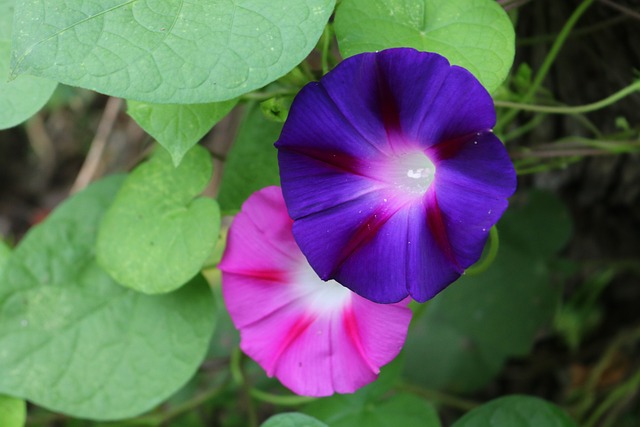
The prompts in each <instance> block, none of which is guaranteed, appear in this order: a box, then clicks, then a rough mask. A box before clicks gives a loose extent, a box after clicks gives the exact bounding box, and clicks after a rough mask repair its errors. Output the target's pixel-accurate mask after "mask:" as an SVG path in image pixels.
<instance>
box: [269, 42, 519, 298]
mask: <svg viewBox="0 0 640 427" xmlns="http://www.w3.org/2000/svg"><path fill="white" fill-rule="evenodd" d="M316 102H319V103H320V104H319V105H320V115H319V116H318V115H316V114H314V103H316ZM294 110H295V111H294ZM318 117H320V119H321V120H318ZM494 123H495V111H494V108H493V101H492V99H491V97H490V95H489V94H488V93H487V91H486V90H485V89H484V88H483V87H482V85H481V84H480V83H479V82H478V81H477V80H476V79H475V77H473V75H472V74H471V73H469V72H468V71H467V70H465V69H463V68H460V67H456V66H450V64H449V62H448V61H447V60H446V59H445V58H443V57H441V56H439V55H437V54H433V53H425V52H418V51H416V50H413V49H406V48H399V49H389V50H386V51H382V52H377V53H364V54H360V55H355V56H352V57H350V58H348V59H346V60H344V61H343V62H342V63H340V64H339V65H338V66H337V67H336V68H335V69H334V70H332V71H331V72H330V73H328V74H327V75H326V76H324V77H323V78H322V79H321V81H320V82H318V83H313V84H310V85H309V86H307V87H306V88H305V90H303V91H302V92H301V93H300V94H299V95H298V97H297V98H296V101H294V104H293V106H292V109H291V113H290V115H289V118H288V119H287V123H285V126H284V130H283V133H282V135H281V137H280V139H279V140H278V142H277V143H276V147H277V148H278V149H279V165H280V171H281V182H282V186H283V192H284V195H285V200H286V203H287V208H288V209H289V213H290V215H291V217H292V218H293V219H294V225H293V231H294V235H295V237H296V241H297V242H298V244H299V246H300V248H301V249H302V252H303V253H304V254H305V256H306V257H307V259H308V260H309V263H310V264H311V266H312V267H313V268H314V270H315V271H316V272H317V273H318V274H319V275H320V277H322V278H323V279H325V280H326V279H331V278H335V279H336V280H338V281H340V282H341V283H343V284H344V285H345V286H347V287H349V288H350V289H352V290H354V291H355V292H357V293H358V294H359V295H362V296H364V297H366V298H369V299H371V300H373V301H376V302H382V303H391V302H396V301H399V300H401V299H402V298H404V297H406V296H407V295H411V296H412V297H414V298H415V299H417V300H419V301H425V300H426V299H429V298H431V297H433V296H434V295H435V294H437V293H438V292H439V291H441V290H442V289H443V288H444V287H446V286H447V285H448V284H449V283H451V282H453V281H454V280H456V279H457V278H458V277H459V276H460V274H462V272H463V271H464V269H465V268H467V267H468V266H470V265H471V264H473V263H474V262H475V261H477V259H478V258H479V257H480V255H481V252H482V249H483V245H484V243H485V241H486V237H487V230H488V228H490V227H491V226H492V225H493V224H495V222H497V220H498V219H499V217H500V215H501V214H502V212H503V211H504V209H505V208H506V206H507V201H506V198H507V197H509V196H510V195H511V194H512V193H513V191H514V190H515V171H514V169H513V166H512V164H511V162H510V160H509V157H508V155H507V153H506V150H505V149H504V147H503V146H502V144H501V143H500V141H499V140H497V139H496V138H495V137H494V136H493V134H492V133H491V131H490V128H491V126H493V124H494ZM340 126H342V129H338V127H340ZM308 129H309V130H308ZM354 132H355V136H354ZM340 135H348V137H341V136H340ZM480 212H487V213H486V214H481V213H480Z"/></svg>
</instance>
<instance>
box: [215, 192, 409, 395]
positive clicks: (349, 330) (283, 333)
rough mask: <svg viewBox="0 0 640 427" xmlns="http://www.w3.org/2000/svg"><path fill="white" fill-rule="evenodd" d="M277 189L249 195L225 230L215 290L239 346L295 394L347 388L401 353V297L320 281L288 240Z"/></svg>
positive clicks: (405, 315)
mask: <svg viewBox="0 0 640 427" xmlns="http://www.w3.org/2000/svg"><path fill="white" fill-rule="evenodd" d="M291 224H292V221H291V220H290V219H289V217H288V215H287V211H286V208H285V206H284V202H283V199H282V195H281V192H280V189H279V188H277V187H270V188H267V189H264V190H261V191H260V192H258V193H256V194H254V195H253V196H251V197H250V198H249V199H248V200H247V202H245V204H244V205H243V208H242V212H241V213H239V214H238V215H237V217H236V219H235V220H234V223H233V224H232V226H231V229H230V231H229V245H228V246H227V249H226V251H225V255H224V257H223V261H222V262H221V263H220V269H221V270H222V273H223V276H222V280H223V285H222V291H223V296H224V299H225V303H226V305H227V308H228V310H229V313H230V315H231V318H232V320H233V322H234V324H235V325H236V327H238V328H239V329H240V337H241V343H240V346H241V348H242V350H243V351H244V352H245V353H246V354H247V355H249V356H250V357H252V358H253V359H254V360H256V362H258V363H259V364H260V365H261V366H262V367H263V368H264V369H265V371H266V372H267V375H269V376H276V377H277V378H278V379H279V380H280V381H281V382H282V383H283V384H284V385H285V386H287V387H289V388H290V389H291V390H293V391H294V392H296V393H298V394H302V395H308V396H327V395H330V394H333V393H334V392H338V393H350V392H353V391H355V390H357V389H358V388H360V387H362V386H364V385H365V384H368V383H369V382H371V381H373V380H374V379H375V378H376V377H377V374H378V372H379V369H380V366H382V365H384V364H386V363H388V362H389V361H391V360H392V359H393V358H394V357H395V356H396V355H397V354H398V353H399V351H400V349H401V347H402V343H403V342H404V339H405V337H406V333H407V328H408V325H409V322H410V320H411V311H410V310H409V309H408V308H407V303H408V300H405V301H402V302H400V303H397V304H387V305H381V304H376V303H373V302H371V301H368V300H365V299H364V298H362V297H360V296H358V295H356V294H354V293H353V292H351V291H349V290H348V289H347V288H345V287H343V286H341V285H340V284H339V283H337V282H335V281H330V282H323V281H322V280H320V278H318V276H317V275H316V274H315V272H314V271H313V270H312V269H311V266H309V264H308V263H307V261H306V259H305V258H304V256H303V255H302V253H301V252H300V250H299V249H298V248H297V246H296V245H295V242H294V240H293V235H292V232H291Z"/></svg>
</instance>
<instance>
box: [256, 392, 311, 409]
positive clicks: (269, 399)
mask: <svg viewBox="0 0 640 427" xmlns="http://www.w3.org/2000/svg"><path fill="white" fill-rule="evenodd" d="M251 396H252V397H254V398H255V399H257V400H260V401H262V402H266V403H270V404H272V405H280V406H299V405H303V404H305V403H309V402H313V401H314V400H316V398H315V397H308V396H298V395H295V394H292V395H289V396H280V395H277V394H271V393H266V392H264V391H262V390H258V389H257V388H252V389H251Z"/></svg>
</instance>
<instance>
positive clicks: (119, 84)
mask: <svg viewBox="0 0 640 427" xmlns="http://www.w3.org/2000/svg"><path fill="white" fill-rule="evenodd" d="M334 5H335V0H295V1H292V0H269V1H264V0H235V1H211V0H191V1H184V0H152V1H142V0H104V1H94V0H64V1H62V0H55V1H53V0H46V1H45V0H23V1H20V2H19V4H18V5H17V8H16V19H15V27H16V31H15V32H14V37H13V51H12V57H11V61H12V62H11V63H12V67H13V72H14V73H15V74H23V73H24V74H33V75H37V76H42V77H48V78H50V79H53V80H57V81H60V82H62V83H66V84H69V85H72V86H80V87H84V88H87V89H93V90H96V91H98V92H102V93H106V94H109V95H112V96H117V97H121V98H127V99H135V100H139V101H146V102H155V103H163V104H165V103H167V104H176V103H177V104H197V103H207V102H214V101H224V100H227V99H231V98H235V97H237V96H239V95H242V94H243V93H247V92H250V91H252V90H254V89H257V88H259V87H262V86H264V85H266V84H267V83H269V82H272V81H274V80H275V79H277V78H279V77H281V76H283V75H285V74H286V73H287V72H289V71H290V70H291V69H292V68H293V67H295V66H296V65H297V64H298V63H300V62H301V61H302V60H303V59H304V58H305V57H306V56H307V55H308V54H309V52H311V50H312V49H313V48H314V46H315V45H316V43H317V41H318V39H319V38H320V35H321V34H322V30H323V28H324V26H325V24H326V23H327V20H328V19H329V16H330V15H331V13H332V12H333V8H334Z"/></svg>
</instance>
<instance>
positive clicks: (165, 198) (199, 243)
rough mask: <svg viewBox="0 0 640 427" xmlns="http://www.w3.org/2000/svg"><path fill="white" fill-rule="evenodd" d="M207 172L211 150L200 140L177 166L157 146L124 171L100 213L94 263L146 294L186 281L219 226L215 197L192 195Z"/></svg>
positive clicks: (206, 179) (206, 252) (205, 181)
mask: <svg viewBox="0 0 640 427" xmlns="http://www.w3.org/2000/svg"><path fill="white" fill-rule="evenodd" d="M211 172H212V161H211V156H210V154H209V152H208V151H207V150H206V149H204V148H202V147H200V146H195V147H193V148H192V149H191V150H190V151H189V152H188V153H187V154H186V155H185V156H184V159H183V160H182V162H181V163H180V166H178V167H177V168H176V167H174V166H173V163H172V161H171V158H170V156H169V154H168V153H167V152H166V151H164V150H158V151H156V153H154V155H153V157H152V158H151V159H150V160H149V161H147V162H145V163H143V164H141V165H140V166H138V167H137V168H136V169H135V170H134V171H133V172H132V173H131V174H130V175H129V177H128V178H127V180H126V181H125V183H124V185H123V186H122V188H121V189H120V191H119V192H118V196H117V197H116V200H115V201H114V203H113V205H112V206H111V207H110V208H109V210H108V211H107V213H106V214H105V216H104V219H103V221H102V224H101V225H100V231H99V233H98V242H97V248H96V257H97V259H98V263H99V264H100V265H101V266H102V267H103V268H104V269H105V270H106V271H107V272H108V273H109V274H110V275H111V276H112V277H113V278H114V279H115V280H116V281H117V282H118V283H120V284H122V285H124V286H127V287H130V288H132V289H135V290H137V291H140V292H145V293H149V294H155V293H164V292H170V291H172V290H174V289H177V288H179V287H180V286H182V285H183V284H185V283H186V282H188V281H189V279H191V278H192V277H193V276H195V275H196V274H197V273H198V272H199V271H200V269H201V268H202V266H203V264H204V262H205V261H206V260H207V258H208V257H209V256H210V255H211V253H212V252H213V249H214V247H215V244H216V241H217V240H218V232H219V231H220V209H219V208H218V204H217V203H216V201H215V200H213V199H209V198H205V197H197V196H198V194H200V193H201V192H202V191H203V190H204V188H205V187H206V186H207V184H208V183H209V180H210V179H211Z"/></svg>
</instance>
